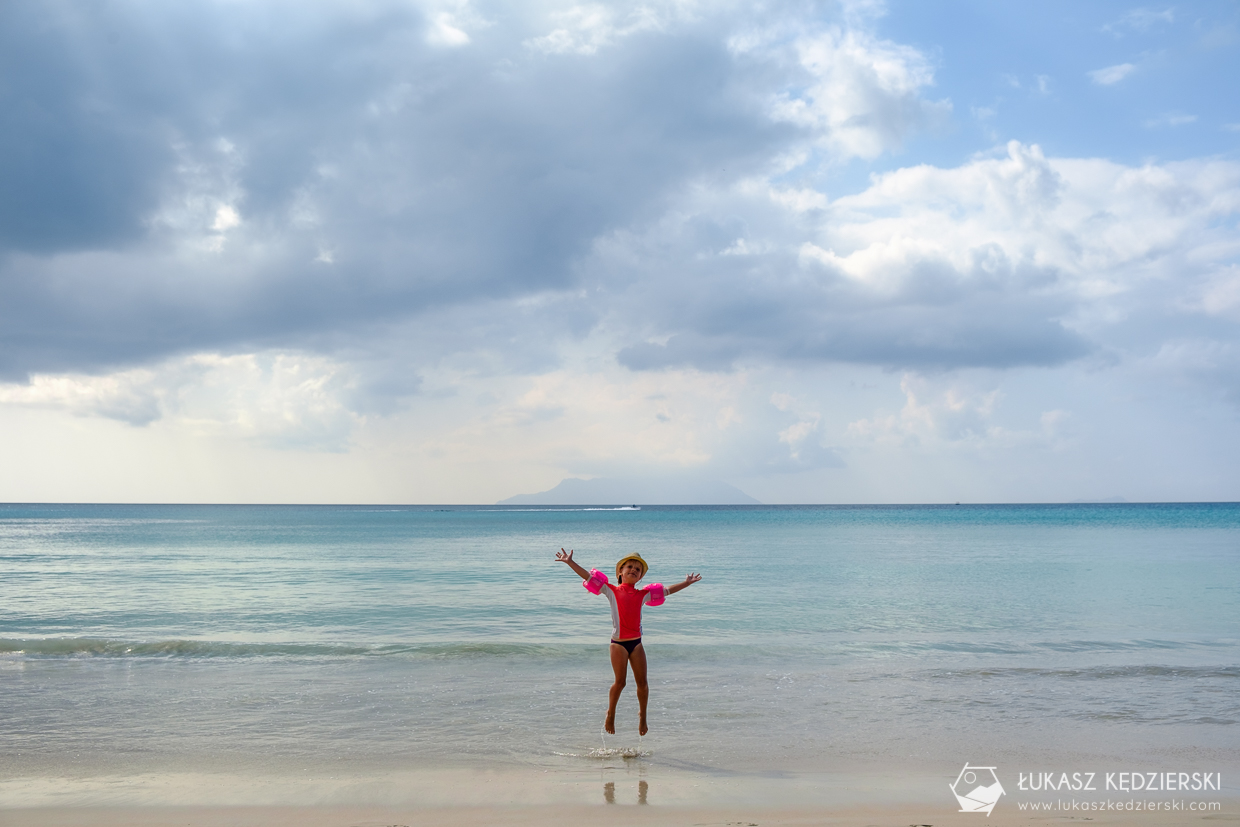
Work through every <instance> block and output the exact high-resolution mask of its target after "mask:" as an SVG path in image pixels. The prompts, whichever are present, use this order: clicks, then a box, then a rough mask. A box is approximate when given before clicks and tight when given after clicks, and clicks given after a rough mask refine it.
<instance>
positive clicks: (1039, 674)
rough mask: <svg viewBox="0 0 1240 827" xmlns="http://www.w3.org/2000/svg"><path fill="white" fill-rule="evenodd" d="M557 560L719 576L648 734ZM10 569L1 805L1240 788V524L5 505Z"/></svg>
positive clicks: (657, 575) (1205, 514) (1175, 514)
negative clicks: (447, 785) (175, 783)
mask: <svg viewBox="0 0 1240 827" xmlns="http://www.w3.org/2000/svg"><path fill="white" fill-rule="evenodd" d="M561 547H565V548H573V549H575V550H576V559H577V560H578V562H581V563H582V564H584V565H585V566H586V567H587V568H589V567H597V568H600V569H603V570H605V571H606V570H610V569H611V568H612V567H613V566H614V563H615V561H616V560H617V559H618V558H619V557H621V556H623V555H624V554H627V553H629V552H632V551H637V552H640V553H641V554H642V555H643V556H644V557H645V558H646V559H647V560H648V561H649V562H650V564H651V571H650V575H649V577H648V578H647V582H653V581H661V582H663V583H666V584H671V583H674V582H676V581H679V580H681V579H683V578H684V576H685V574H686V573H688V572H690V571H697V572H700V573H702V575H703V580H702V581H701V582H700V583H698V584H696V585H694V586H692V587H690V588H689V589H687V590H685V591H683V592H681V593H679V594H677V595H674V596H672V597H670V598H669V599H668V600H667V602H666V604H664V605H663V606H660V607H656V608H647V609H646V612H645V615H644V626H645V629H644V639H645V645H646V649H647V655H648V659H649V664H650V683H651V700H650V726H651V730H652V731H651V734H650V735H649V736H648V737H646V738H645V739H639V738H638V736H637V733H636V725H637V719H636V705H637V702H636V697H635V695H634V693H633V689H632V685H631V684H630V687H629V689H627V690H626V692H625V695H624V697H623V698H622V700H621V705H620V714H619V716H618V721H617V724H618V728H619V732H618V734H617V735H616V736H608V737H606V738H605V737H604V736H603V735H602V733H601V723H602V718H603V714H604V711H605V708H606V700H607V687H608V685H609V684H610V682H611V672H610V668H609V665H608V660H607V639H608V633H609V628H610V624H609V617H608V610H607V605H606V601H605V600H603V599H602V598H601V597H595V596H592V595H590V594H589V593H588V592H586V591H585V590H584V589H583V588H582V587H581V581H580V580H579V578H577V577H576V576H575V575H573V573H572V572H571V571H569V570H568V569H567V568H566V567H565V566H563V565H561V564H558V563H556V562H555V560H554V554H555V552H556V551H557V550H559V549H560V548H561ZM0 572H2V573H3V576H2V577H0V705H2V712H3V714H0V776H3V777H4V778H7V779H13V778H31V777H44V778H55V777H71V776H79V777H80V776H90V775H92V774H94V775H98V774H100V773H113V774H116V773H129V774H142V773H152V772H187V773H188V772H225V771H227V772H240V773H258V774H261V773H276V774H278V773H281V772H285V773H288V772H309V771H315V772H321V773H346V774H347V773H355V774H364V773H367V772H373V771H375V770H376V768H381V769H382V768H386V769H389V770H390V769H394V768H395V769H411V770H416V769H418V768H426V769H442V768H445V767H456V768H493V767H499V768H504V767H509V768H521V769H525V770H543V771H546V772H549V773H555V772H569V773H571V772H579V771H585V770H589V771H594V768H596V767H598V766H601V765H600V763H599V762H600V761H602V762H603V764H602V765H606V766H619V765H622V764H625V762H626V761H630V759H625V758H623V757H622V756H623V755H624V754H625V752H626V751H627V754H628V755H635V754H636V755H640V756H641V757H640V758H636V759H631V760H636V761H640V762H643V764H644V766H648V767H651V768H655V769H659V768H661V769H662V770H664V771H667V772H681V773H687V774H699V775H703V776H711V777H716V778H725V779H728V778H735V779H742V778H755V777H756V778H761V777H766V776H772V775H781V774H782V775H784V776H788V775H790V774H796V773H804V772H850V771H866V770H867V769H870V770H883V771H891V770H892V768H897V769H899V770H901V771H907V772H912V773H918V772H922V773H947V774H949V775H954V773H955V772H956V770H957V769H958V768H959V766H960V763H961V761H964V760H974V761H975V762H976V761H977V760H981V759H980V758H979V756H982V755H985V756H986V757H987V760H1007V761H1024V762H1026V763H1029V762H1033V763H1037V762H1041V763H1040V764H1039V766H1047V767H1051V768H1054V767H1059V766H1064V765H1071V764H1072V763H1073V762H1076V763H1078V764H1079V763H1081V762H1090V761H1094V762H1097V761H1104V762H1106V761H1110V762H1112V763H1114V762H1120V761H1122V762H1127V764H1129V765H1134V766H1135V765H1138V764H1140V765H1157V766H1162V765H1165V764H1167V762H1168V761H1171V762H1172V763H1174V764H1175V767H1176V768H1207V769H1211V768H1212V769H1219V768H1223V767H1226V768H1232V767H1240V758H1238V757H1240V726H1238V724H1240V505H1236V504H1187V505H1185V504H1168V505H1063V506H1053V505H1023V506H1022V505H1014V506H941V507H940V506H922V507H912V506H892V507H880V506H871V507H809V506H804V507H803V506H795V507H793V506H789V507H761V506H754V507H643V508H642V509H640V510H631V509H626V510H617V509H610V508H599V509H584V508H577V507H564V508H559V509H555V508H528V507H527V508H501V507H472V506H461V507H443V506H438V507H360V506H359V507H352V506H339V507H334V506H304V507H299V506H178V505H146V506H141V505H132V506H131V505H123V506H122V505H0ZM604 750H606V752H602V751H604ZM600 755H602V756H604V757H603V758H600V757H599V756H600ZM608 762H610V763H608ZM0 803H2V802H0Z"/></svg>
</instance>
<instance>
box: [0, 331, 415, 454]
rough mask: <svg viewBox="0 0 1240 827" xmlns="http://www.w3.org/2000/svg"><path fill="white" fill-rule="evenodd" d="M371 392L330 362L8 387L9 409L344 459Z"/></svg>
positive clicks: (251, 361) (3, 396) (211, 367)
mask: <svg viewBox="0 0 1240 827" xmlns="http://www.w3.org/2000/svg"><path fill="white" fill-rule="evenodd" d="M369 391H370V389H369V388H368V387H367V386H366V385H365V382H364V379H363V378H362V376H359V375H358V372H357V371H356V370H354V371H350V372H348V374H346V371H345V369H344V368H343V366H342V365H340V364H338V363H333V362H332V361H331V360H328V359H325V358H323V357H318V356H313V355H307V354H296V353H279V352H276V353H256V354H239V355H233V356H221V355H219V354H199V355H196V356H193V357H189V358H177V359H172V360H168V361H166V362H163V363H161V364H158V365H155V366H153V367H151V368H140V369H132V370H126V371H119V372H116V373H112V374H109V375H106V376H90V375H82V374H61V375H39V374H37V375H35V376H32V377H31V378H30V381H29V382H27V383H25V384H6V385H0V404H5V405H12V406H19V407H33V408H45V409H53V410H65V411H68V412H70V413H72V414H75V415H77V416H99V417H104V418H107V419H116V420H119V421H121V422H126V423H128V424H130V425H133V426H138V427H142V426H147V425H150V424H151V423H153V422H157V421H160V420H169V421H171V422H172V423H173V424H174V425H175V426H177V427H180V428H183V429H186V430H189V431H192V432H195V433H197V434H199V435H202V436H209V435H216V434H224V435H227V436H231V437H234V438H238V439H243V440H249V441H254V442H257V443H259V444H262V445H265V446H269V447H276V448H297V449H312V450H328V451H340V450H344V449H346V448H347V447H348V445H349V438H350V436H351V434H352V432H353V429H354V427H355V426H356V425H357V424H359V423H360V422H361V421H362V419H363V414H364V413H365V412H366V411H367V409H368V405H367V398H366V397H367V394H368V392H369ZM408 392H409V390H408V389H406V390H405V393H408Z"/></svg>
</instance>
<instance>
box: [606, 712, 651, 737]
mask: <svg viewBox="0 0 1240 827" xmlns="http://www.w3.org/2000/svg"><path fill="white" fill-rule="evenodd" d="M643 726H644V724H643ZM603 731H604V732H606V733H607V734H608V735H615V734H616V713H614V712H613V713H611V714H610V715H608V716H607V720H606V721H604V722H603Z"/></svg>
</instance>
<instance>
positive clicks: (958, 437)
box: [847, 374, 1071, 451]
mask: <svg viewBox="0 0 1240 827" xmlns="http://www.w3.org/2000/svg"><path fill="white" fill-rule="evenodd" d="M900 390H901V392H902V393H903V394H904V398H905V403H904V407H903V408H901V409H900V411H899V412H898V413H879V414H877V415H876V416H874V417H872V418H863V419H858V420H855V421H853V422H850V423H849V424H848V427H847V435H848V438H849V440H850V442H852V443H853V444H854V445H856V446H859V447H860V446H867V445H880V446H888V447H893V446H895V447H903V448H912V449H915V450H928V451H935V450H944V449H951V448H966V449H968V450H973V451H976V450H996V449H1011V448H1013V447H1015V446H1039V447H1042V448H1051V449H1057V448H1060V447H1062V446H1063V444H1064V438H1065V437H1064V431H1065V426H1066V425H1067V422H1068V420H1069V419H1070V416H1071V415H1070V414H1069V413H1068V412H1067V411H1063V410H1050V411H1045V412H1043V413H1042V414H1041V416H1040V417H1039V418H1038V423H1037V427H1035V428H1026V429H1020V430H1018V429H1011V428H1008V427H1004V426H1002V425H1000V424H998V423H997V422H996V421H995V420H996V413H997V412H998V409H999V407H1000V406H1001V404H1002V398H1003V395H1002V393H1001V392H1000V391H999V390H998V389H995V388H991V389H989V390H982V389H979V388H976V387H970V385H969V384H968V383H967V382H965V381H963V380H961V379H959V378H953V379H938V380H934V379H931V378H928V377H925V376H919V375H916V374H905V375H904V376H903V377H902V378H901V380H900Z"/></svg>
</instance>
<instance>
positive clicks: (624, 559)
mask: <svg viewBox="0 0 1240 827" xmlns="http://www.w3.org/2000/svg"><path fill="white" fill-rule="evenodd" d="M630 560H636V561H637V562H638V563H641V567H642V577H645V576H646V572H647V571H649V570H650V566H647V565H646V561H645V560H643V559H642V556H641V555H640V554H630V555H629V556H628V557H622V558H620V562H619V563H616V579H617V580H619V579H620V567H621V566H623V565H624V564H625V563H627V562H629V561H630ZM642 577H639V578H637V579H638V580H641V579H642Z"/></svg>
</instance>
